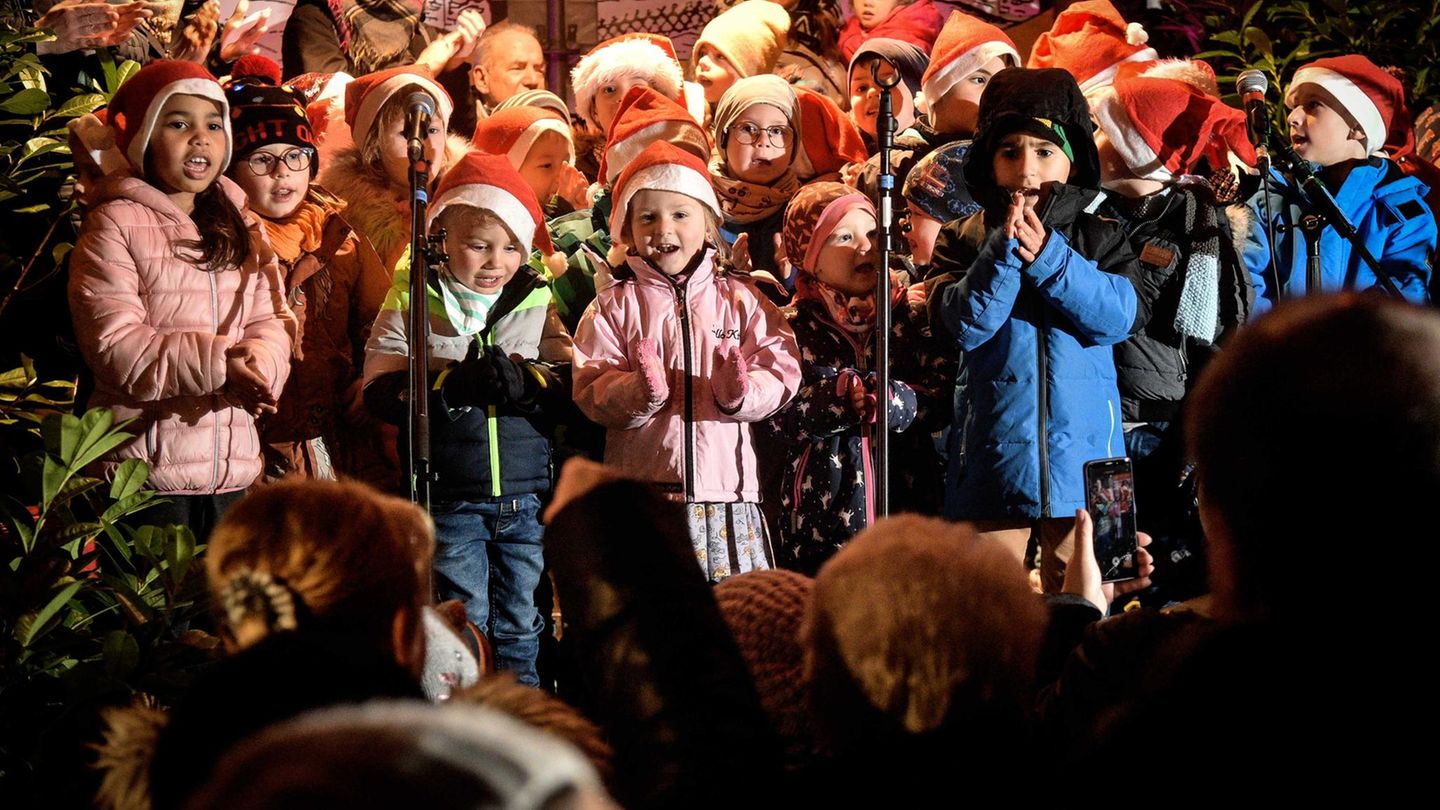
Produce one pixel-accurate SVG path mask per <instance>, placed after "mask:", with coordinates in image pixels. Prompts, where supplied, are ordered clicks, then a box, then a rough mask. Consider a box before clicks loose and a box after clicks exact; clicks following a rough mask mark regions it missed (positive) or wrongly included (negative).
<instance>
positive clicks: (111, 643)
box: [104, 630, 140, 678]
mask: <svg viewBox="0 0 1440 810" xmlns="http://www.w3.org/2000/svg"><path fill="white" fill-rule="evenodd" d="M104 651H105V653H104V655H105V674H107V675H109V676H110V677H112V678H124V677H125V676H127V675H129V674H130V673H131V672H133V671H134V670H135V666H136V665H137V664H139V663H140V643H139V642H137V641H136V640H135V637H134V636H132V635H130V634H129V633H127V632H125V631H124V630H112V631H110V632H109V633H106V634H105V646H104Z"/></svg>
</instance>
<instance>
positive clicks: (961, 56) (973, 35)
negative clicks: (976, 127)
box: [915, 11, 1020, 112]
mask: <svg viewBox="0 0 1440 810" xmlns="http://www.w3.org/2000/svg"><path fill="white" fill-rule="evenodd" d="M997 56H998V57H1003V58H1004V59H1005V67H1019V66H1020V52H1019V51H1017V50H1015V43H1014V42H1013V41H1011V39H1010V37H1009V36H1007V35H1006V34H1005V32H1004V31H1001V30H1000V29H999V28H997V27H995V26H993V25H991V24H990V23H988V22H985V21H984V20H982V19H980V18H978V17H972V16H970V15H969V14H966V13H964V12H963V11H952V12H950V18H949V19H947V20H946V21H945V27H944V28H942V29H940V35H939V36H938V37H936V38H935V46H934V47H933V48H931V49H930V66H929V67H928V68H926V69H925V74H924V75H923V76H921V77H920V90H921V93H920V97H919V98H917V99H916V100H915V107H916V108H917V109H919V110H920V111H921V112H929V111H930V105H931V104H932V103H933V101H932V100H933V99H939V98H942V97H944V95H945V94H946V93H948V92H950V90H951V89H952V88H953V87H955V85H957V84H959V83H960V82H961V81H963V80H964V79H965V77H966V76H969V75H970V74H971V73H974V72H975V71H976V70H979V69H980V68H981V67H983V66H984V65H985V63H986V62H989V61H990V60H991V59H994V58H996V57H997Z"/></svg>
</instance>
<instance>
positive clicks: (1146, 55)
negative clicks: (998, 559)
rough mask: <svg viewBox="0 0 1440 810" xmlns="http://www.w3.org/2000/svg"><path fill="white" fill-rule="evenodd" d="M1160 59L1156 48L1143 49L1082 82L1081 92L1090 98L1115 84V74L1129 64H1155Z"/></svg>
mask: <svg viewBox="0 0 1440 810" xmlns="http://www.w3.org/2000/svg"><path fill="white" fill-rule="evenodd" d="M1159 58H1160V54H1158V53H1156V52H1155V49H1154V48H1142V49H1140V50H1138V51H1136V52H1135V53H1132V54H1130V55H1129V56H1127V57H1125V58H1124V59H1122V60H1120V61H1119V62H1116V63H1115V64H1113V65H1111V66H1110V67H1107V68H1105V69H1104V70H1102V71H1100V72H1099V73H1096V74H1095V75H1094V76H1091V77H1090V78H1088V79H1086V80H1085V81H1083V82H1080V92H1081V93H1084V94H1085V95H1087V96H1088V95H1089V94H1090V93H1092V92H1094V91H1095V90H1099V89H1100V88H1102V87H1109V86H1110V85H1112V84H1114V83H1115V74H1116V73H1117V72H1118V71H1119V70H1120V66H1121V65H1123V64H1125V63H1127V62H1153V61H1155V60H1156V59H1159Z"/></svg>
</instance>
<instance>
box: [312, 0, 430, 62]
mask: <svg viewBox="0 0 1440 810" xmlns="http://www.w3.org/2000/svg"><path fill="white" fill-rule="evenodd" d="M327 5H328V6H329V7H330V16H331V18H332V19H334V20H335V31H336V33H337V34H338V35H339V37H340V50H342V51H344V52H345V55H346V56H348V57H350V64H351V65H353V66H354V68H353V70H352V71H351V73H353V74H354V75H356V76H363V75H365V74H366V73H373V72H375V71H377V70H383V69H384V68H387V67H393V66H395V65H399V64H402V63H405V62H410V61H413V60H412V59H410V58H409V52H410V40H411V39H412V38H414V36H415V30H416V29H417V28H419V27H420V11H421V3H420V2H419V0H327Z"/></svg>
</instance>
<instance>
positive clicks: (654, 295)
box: [574, 254, 800, 503]
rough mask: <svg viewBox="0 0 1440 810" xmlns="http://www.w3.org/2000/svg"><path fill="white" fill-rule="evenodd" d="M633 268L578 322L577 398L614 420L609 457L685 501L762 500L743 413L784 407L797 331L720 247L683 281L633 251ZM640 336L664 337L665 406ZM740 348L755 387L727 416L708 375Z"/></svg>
mask: <svg viewBox="0 0 1440 810" xmlns="http://www.w3.org/2000/svg"><path fill="white" fill-rule="evenodd" d="M712 256H713V254H712ZM629 269H630V270H631V271H632V272H633V273H634V278H630V279H626V280H623V281H619V282H618V283H616V284H614V285H613V286H611V287H609V288H608V289H606V290H605V291H604V292H602V293H600V295H599V296H597V297H596V299H595V301H594V303H592V304H591V305H590V308H589V309H588V310H586V312H585V317H584V318H583V319H582V320H581V321H580V325H579V327H578V328H577V329H576V331H575V368H574V391H575V402H576V404H578V405H579V406H580V409H581V410H582V411H584V412H585V414H586V415H587V416H589V417H590V418H591V419H594V420H595V421H596V422H599V423H600V424H602V425H604V426H605V427H607V428H609V429H610V430H609V431H608V432H607V433H606V435H605V461H606V462H607V463H610V464H614V465H617V466H619V467H620V468H621V469H623V470H625V472H626V473H628V474H629V475H632V476H634V477H636V478H639V479H642V480H645V481H653V482H656V483H659V484H661V485H662V487H665V488H667V489H672V490H673V491H674V492H675V493H677V494H679V493H683V494H684V496H685V500H686V501H688V502H692V503H694V502H712V503H730V502H735V501H749V502H758V501H759V500H760V479H759V475H758V473H757V472H756V461H755V442H754V438H753V437H752V436H751V432H750V425H748V424H746V423H747V422H756V421H759V420H761V419H764V418H766V417H767V416H769V415H770V414H772V413H774V412H775V411H776V410H779V408H780V406H782V405H784V404H785V403H786V402H788V401H789V400H790V398H791V397H793V396H795V391H796V390H797V389H798V388H799V387H800V350H799V349H798V348H797V347H796V345H795V333H794V332H792V331H791V330H790V326H789V325H788V324H787V323H786V322H785V319H784V318H783V317H782V316H781V315H780V311H779V310H777V309H776V308H775V306H774V305H773V304H771V303H770V302H769V301H768V300H767V299H766V298H765V296H763V295H761V294H760V293H758V292H756V290H755V287H754V286H753V285H752V284H751V283H750V282H749V281H748V280H746V279H744V278H743V277H740V276H735V275H730V274H724V273H717V272H716V271H715V268H714V265H713V263H712V261H711V256H707V257H706V258H704V259H703V260H701V261H700V263H699V265H698V266H697V268H696V269H695V270H694V272H692V273H691V274H690V276H689V279H688V280H687V281H686V282H685V283H684V285H683V286H681V285H676V284H674V283H673V282H672V281H671V280H670V279H669V278H667V277H666V276H664V275H662V274H661V273H660V272H659V271H658V270H656V269H654V268H653V267H651V266H650V265H648V264H646V263H645V262H644V261H643V260H641V259H639V258H636V257H634V256H631V257H630V259H629ZM618 275H619V274H617V276H618ZM642 338H652V339H654V340H655V342H656V343H657V344H658V347H659V352H660V361H661V363H663V364H664V366H665V368H666V369H667V370H668V372H669V382H670V397H669V399H667V400H666V401H665V403H664V404H662V405H659V406H656V407H652V406H651V405H650V404H649V403H648V402H647V400H646V396H645V393H644V389H643V386H642V384H641V381H640V372H639V371H638V369H639V364H638V363H637V362H636V359H635V346H636V343H638V342H639V341H640V340H641V339H642ZM735 346H738V347H740V352H741V354H742V355H743V356H744V358H745V360H746V362H747V364H748V366H749V375H748V376H749V380H750V392H749V394H748V395H746V397H745V399H744V400H743V401H742V402H741V404H740V408H739V410H738V411H736V412H735V413H733V414H726V413H724V412H723V411H721V410H720V406H719V404H718V403H717V402H716V401H715V393H714V391H713V390H712V388H711V384H710V380H711V375H712V373H713V371H714V369H715V367H716V366H717V365H718V364H719V362H720V358H721V357H722V356H723V355H725V354H727V353H729V351H730V349H731V348H732V347H735ZM687 470H688V471H689V474H688V475H687Z"/></svg>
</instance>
